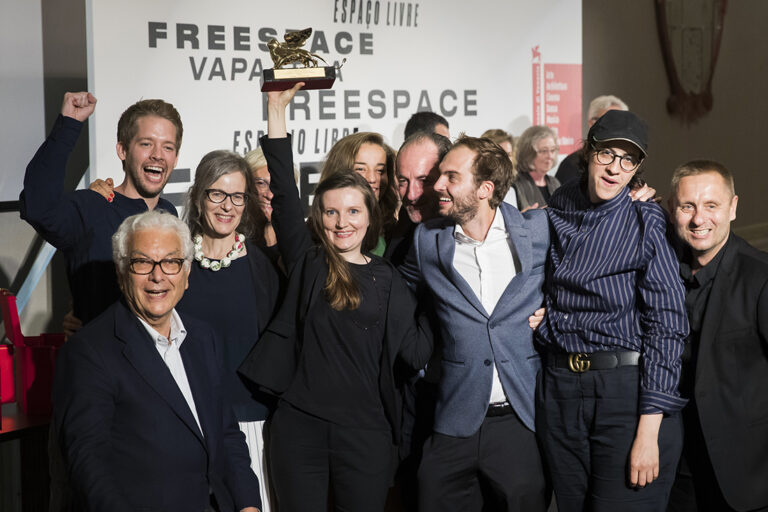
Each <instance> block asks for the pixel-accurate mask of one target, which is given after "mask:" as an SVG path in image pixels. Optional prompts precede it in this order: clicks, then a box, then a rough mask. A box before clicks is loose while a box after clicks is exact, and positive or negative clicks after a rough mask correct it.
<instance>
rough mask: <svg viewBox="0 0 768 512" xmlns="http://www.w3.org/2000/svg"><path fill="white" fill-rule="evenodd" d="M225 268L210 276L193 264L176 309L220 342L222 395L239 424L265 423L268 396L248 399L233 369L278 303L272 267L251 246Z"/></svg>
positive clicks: (250, 392)
mask: <svg viewBox="0 0 768 512" xmlns="http://www.w3.org/2000/svg"><path fill="white" fill-rule="evenodd" d="M246 247H247V251H248V252H247V254H246V255H245V256H244V257H242V258H238V259H236V260H233V261H232V265H231V266H230V267H228V268H224V269H221V270H219V271H218V272H212V271H210V270H205V269H203V268H201V267H200V265H199V264H198V263H197V262H196V261H193V262H192V270H191V272H190V274H189V289H187V291H186V292H185V293H184V297H182V299H181V301H179V303H178V305H177V306H176V309H177V310H178V311H179V312H180V313H184V314H187V315H190V316H193V317H195V318H197V319H199V320H203V321H205V322H208V323H209V324H210V325H211V326H212V327H213V328H214V329H215V331H216V336H217V337H218V338H219V340H221V347H222V349H223V359H224V367H225V371H226V374H225V376H224V379H223V381H222V385H223V387H224V393H226V395H227V396H228V397H229V398H230V401H231V402H232V406H233V409H234V411H235V417H237V420H238V421H260V420H265V419H266V418H267V413H268V406H269V402H271V400H269V398H270V397H265V396H264V395H259V394H258V393H256V395H257V396H255V397H254V396H252V395H253V394H254V390H253V389H249V386H248V385H246V384H245V383H244V382H243V381H242V380H241V378H240V377H239V376H238V375H237V374H236V373H235V370H236V369H237V367H238V366H239V365H240V363H242V362H243V359H244V358H245V356H246V355H247V354H248V352H249V351H250V350H251V348H252V347H253V345H254V344H255V343H256V340H258V339H259V336H260V335H261V334H262V332H263V331H264V329H265V328H266V326H267V324H268V323H269V321H270V319H271V318H272V315H273V313H274V311H275V308H276V306H277V302H278V296H279V293H278V292H279V290H280V279H279V276H278V272H277V270H276V269H275V267H274V265H273V264H272V262H270V261H269V259H268V258H267V256H265V255H264V253H262V252H261V251H260V250H259V249H258V248H257V247H256V246H255V245H254V244H252V243H250V242H246Z"/></svg>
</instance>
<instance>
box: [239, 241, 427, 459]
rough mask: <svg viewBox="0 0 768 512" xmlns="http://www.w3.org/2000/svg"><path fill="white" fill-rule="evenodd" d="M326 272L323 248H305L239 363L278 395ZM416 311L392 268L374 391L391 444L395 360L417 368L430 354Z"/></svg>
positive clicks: (396, 399) (398, 402)
mask: <svg viewBox="0 0 768 512" xmlns="http://www.w3.org/2000/svg"><path fill="white" fill-rule="evenodd" d="M372 257H373V258H378V257H377V256H372ZM378 259H379V260H380V261H384V260H381V259H380V258H378ZM390 266H391V265H390ZM327 276H328V266H327V265H326V263H325V257H324V255H323V253H322V250H321V249H319V248H314V247H313V248H310V249H309V250H308V251H306V252H305V254H304V256H303V258H302V259H300V260H299V262H298V263H297V264H296V265H295V267H294V269H293V272H292V273H291V277H290V280H289V282H288V289H287V291H286V295H285V301H284V302H283V305H282V306H281V308H280V310H279V311H278V313H277V316H276V317H275V319H274V320H272V322H271V323H270V324H269V326H268V327H267V331H266V332H265V333H264V335H263V336H262V337H261V338H260V339H259V341H258V342H257V343H256V345H255V346H254V348H253V350H251V353H250V354H248V357H246V358H245V361H243V364H242V365H241V366H240V370H239V372H240V374H241V375H243V376H244V377H246V378H247V379H250V380H251V381H253V382H254V383H256V384H257V385H258V386H260V387H261V388H262V389H264V390H265V391H267V392H269V393H273V394H275V395H278V396H279V395H281V394H282V393H284V392H285V391H286V390H287V389H288V388H289V387H290V385H291V382H292V381H293V378H294V375H295V374H296V369H297V365H298V362H299V359H300V357H301V350H302V344H303V336H304V321H305V319H306V315H307V312H308V311H309V309H310V307H311V306H312V305H313V304H314V302H315V301H316V300H325V297H324V293H325V292H324V291H323V289H324V286H325V279H326V277H327ZM415 310H416V299H415V298H414V296H413V294H412V293H411V291H410V290H409V289H408V287H407V285H406V284H405V281H404V280H403V278H402V277H400V274H399V273H398V272H397V270H395V269H394V268H392V287H391V288H390V291H389V297H388V300H387V318H386V328H385V333H384V342H383V354H382V357H381V360H380V371H379V393H380V395H381V401H382V403H383V405H384V413H385V415H386V417H387V420H388V421H389V423H390V426H391V428H392V439H393V442H394V443H395V444H399V443H400V437H401V422H402V392H401V386H402V384H404V383H403V382H400V381H397V380H396V379H395V374H394V365H395V360H396V358H397V357H398V356H399V357H400V358H401V359H402V360H403V361H404V362H405V363H406V364H407V365H409V366H411V367H412V368H415V369H418V368H423V367H424V365H425V364H426V363H427V361H428V360H429V356H430V355H431V353H432V335H431V330H430V329H429V327H428V323H427V321H426V319H425V318H424V315H419V316H418V319H417V318H416V314H415Z"/></svg>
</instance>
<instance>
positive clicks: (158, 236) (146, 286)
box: [119, 229, 189, 335]
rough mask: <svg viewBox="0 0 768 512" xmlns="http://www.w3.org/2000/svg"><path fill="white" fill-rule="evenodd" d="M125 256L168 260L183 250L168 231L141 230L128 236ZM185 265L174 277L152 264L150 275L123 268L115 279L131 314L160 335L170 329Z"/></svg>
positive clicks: (186, 273)
mask: <svg viewBox="0 0 768 512" xmlns="http://www.w3.org/2000/svg"><path fill="white" fill-rule="evenodd" d="M128 256H129V258H131V259H134V258H143V259H148V260H153V261H160V260H163V259H170V258H184V249H183V246H182V243H181V240H179V236H178V235H177V234H176V232H175V231H173V230H168V229H142V230H139V231H136V232H135V233H133V235H132V236H131V240H130V243H129V251H128ZM188 276H189V266H188V265H186V264H185V265H184V266H183V267H182V269H181V271H180V272H179V273H178V274H175V275H166V274H164V273H163V271H162V269H161V268H160V265H155V268H154V269H153V270H152V272H151V273H149V274H147V275H143V276H142V275H138V274H134V273H132V272H131V271H130V269H129V268H126V269H125V272H124V273H122V274H121V275H120V277H119V281H120V289H121V290H122V291H123V294H124V295H125V298H126V301H127V302H128V306H129V307H130V309H131V311H133V312H134V313H135V314H136V316H138V317H139V318H141V319H142V320H144V321H145V322H147V323H148V324H149V325H151V326H152V327H153V328H154V329H155V330H156V331H157V332H159V333H160V334H164V335H166V334H167V333H168V331H169V330H170V319H171V313H172V311H173V308H174V307H176V304H177V303H178V302H179V300H181V297H182V295H184V290H186V289H187V286H188V282H187V277H188Z"/></svg>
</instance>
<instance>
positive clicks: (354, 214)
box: [320, 187, 369, 261]
mask: <svg viewBox="0 0 768 512" xmlns="http://www.w3.org/2000/svg"><path fill="white" fill-rule="evenodd" d="M320 200H321V201H322V207H323V208H322V216H323V231H324V233H325V236H326V237H327V238H328V240H329V241H330V242H331V243H332V244H333V245H334V246H335V247H336V249H338V250H339V252H340V253H341V256H342V258H344V259H345V260H347V261H358V260H359V258H360V253H361V247H362V244H363V240H364V239H365V233H366V232H367V231H368V224H369V218H368V209H367V208H366V207H365V197H364V196H363V193H362V192H360V191H359V190H357V189H356V188H352V187H345V188H337V189H332V190H328V191H326V192H325V193H324V194H323V197H322V198H320Z"/></svg>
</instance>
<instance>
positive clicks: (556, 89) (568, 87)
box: [542, 63, 582, 155]
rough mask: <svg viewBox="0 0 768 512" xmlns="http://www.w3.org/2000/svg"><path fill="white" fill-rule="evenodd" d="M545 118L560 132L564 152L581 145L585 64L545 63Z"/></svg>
mask: <svg viewBox="0 0 768 512" xmlns="http://www.w3.org/2000/svg"><path fill="white" fill-rule="evenodd" d="M543 121H544V122H543V123H542V124H545V125H547V126H549V127H550V128H552V129H553V130H555V132H557V143H558V144H559V145H560V154H561V155H563V154H569V153H572V152H574V151H576V150H577V149H578V148H579V147H580V146H581V138H582V135H581V64H546V63H545V64H544V120H543Z"/></svg>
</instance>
